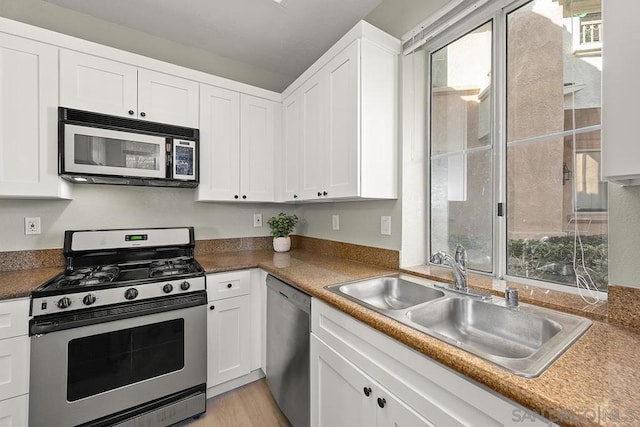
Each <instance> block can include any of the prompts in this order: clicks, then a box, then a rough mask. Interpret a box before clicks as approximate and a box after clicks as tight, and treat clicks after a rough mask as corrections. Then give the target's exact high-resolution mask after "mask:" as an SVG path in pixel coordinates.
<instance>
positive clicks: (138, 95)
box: [60, 49, 198, 128]
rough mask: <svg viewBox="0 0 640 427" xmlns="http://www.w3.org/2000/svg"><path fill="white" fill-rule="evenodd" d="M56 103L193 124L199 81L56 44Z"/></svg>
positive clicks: (196, 125) (122, 115)
mask: <svg viewBox="0 0 640 427" xmlns="http://www.w3.org/2000/svg"><path fill="white" fill-rule="evenodd" d="M60 105H61V106H63V107H69V108H77V109H80V110H88V111H95V112H98V113H103V114H109V115H114V116H121V117H129V118H137V119H142V120H149V121H153V122H159V123H168V124H174V125H179V126H187V127H194V128H197V127H198V83H196V82H194V81H191V80H187V79H183V78H180V77H175V76H172V75H168V74H164V73H160V72H157V71H150V70H147V69H143V68H137V67H135V66H133V65H128V64H125V63H122V62H118V61H112V60H110V59H105V58H100V57H97V56H93V55H87V54H84V53H80V52H75V51H71V50H66V49H61V50H60Z"/></svg>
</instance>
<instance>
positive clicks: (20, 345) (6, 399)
mask: <svg viewBox="0 0 640 427" xmlns="http://www.w3.org/2000/svg"><path fill="white" fill-rule="evenodd" d="M28 321H29V299H28V298H24V299H15V300H6V301H2V302H0V426H11V427H26V426H27V424H28V422H27V420H28V413H29V394H28V393H29V356H30V348H31V347H30V341H29V336H28V335H27V334H28Z"/></svg>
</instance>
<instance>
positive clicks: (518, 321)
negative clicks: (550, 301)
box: [407, 298, 562, 359]
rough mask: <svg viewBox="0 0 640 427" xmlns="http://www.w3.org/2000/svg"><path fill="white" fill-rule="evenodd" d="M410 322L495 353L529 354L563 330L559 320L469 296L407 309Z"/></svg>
mask: <svg viewBox="0 0 640 427" xmlns="http://www.w3.org/2000/svg"><path fill="white" fill-rule="evenodd" d="M407 318H408V319H409V322H412V323H415V324H416V325H419V326H421V327H424V328H426V329H428V330H429V332H432V333H434V334H438V335H441V336H443V337H445V339H446V340H447V341H453V342H454V343H456V344H459V345H462V346H464V347H467V346H469V347H473V348H475V349H477V350H478V351H482V352H483V353H486V354H490V355H493V356H498V357H505V358H516V359H519V358H524V357H531V355H533V354H534V353H535V352H536V351H538V350H539V349H540V348H541V347H542V346H543V345H544V344H545V343H547V342H548V341H549V340H550V339H551V338H553V337H554V336H555V335H556V334H558V333H560V332H561V331H562V325H560V324H559V323H558V322H556V321H554V320H551V319H548V318H545V317H540V316H537V315H535V314H531V313H527V312H524V311H515V310H510V309H506V308H505V307H501V306H498V305H495V304H487V303H483V302H481V301H479V300H474V299H471V298H447V299H445V300H442V301H438V302H436V303H434V304H429V305H428V306H424V307H421V308H418V309H415V310H410V311H407Z"/></svg>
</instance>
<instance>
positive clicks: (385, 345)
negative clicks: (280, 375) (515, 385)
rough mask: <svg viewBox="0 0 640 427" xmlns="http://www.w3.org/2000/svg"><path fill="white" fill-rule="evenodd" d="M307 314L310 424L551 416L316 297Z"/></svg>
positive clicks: (330, 426) (451, 422) (498, 421)
mask: <svg viewBox="0 0 640 427" xmlns="http://www.w3.org/2000/svg"><path fill="white" fill-rule="evenodd" d="M311 319H312V320H311V331H312V334H311V427H334V426H447V427H449V426H451V427H453V426H460V427H462V426H465V427H468V426H481V427H489V426H496V427H497V426H512V425H513V426H516V425H521V422H522V420H523V419H525V420H526V421H527V425H531V426H539V425H540V426H541V425H546V426H548V425H550V424H551V423H550V422H549V421H548V420H545V419H544V418H542V417H540V416H538V415H537V414H534V413H532V412H531V411H529V410H527V409H525V408H524V407H522V406H520V405H518V404H517V403H515V402H513V401H511V400H508V399H506V398H505V397H503V396H501V395H499V394H497V393H494V392H492V391H491V390H489V389H487V388H486V387H484V386H482V385H480V384H477V383H475V382H473V381H471V380H469V379H467V378H465V377H464V376H463V375H461V374H459V373H457V372H455V371H453V370H451V369H449V368H447V367H445V366H443V365H441V364H439V363H437V362H435V361H434V360H432V359H429V358H428V357H426V356H424V355H422V354H420V353H418V352H416V351H413V350H411V349H410V348H408V347H406V346H404V345H402V344H400V343H399V342H397V341H395V340H393V339H392V338H390V337H388V336H387V335H385V334H383V333H381V332H379V331H377V330H375V329H373V328H371V327H370V326H368V325H366V324H364V323H362V322H360V321H358V320H356V319H354V318H352V317H351V316H349V315H347V314H345V313H343V312H341V311H339V310H336V309H335V308H333V307H331V306H329V305H327V304H326V303H324V302H322V301H320V300H318V299H317V298H313V300H312V306H311ZM470 357H473V356H470Z"/></svg>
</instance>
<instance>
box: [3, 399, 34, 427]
mask: <svg viewBox="0 0 640 427" xmlns="http://www.w3.org/2000/svg"><path fill="white" fill-rule="evenodd" d="M28 415H29V395H28V394H23V395H22V396H18V397H14V398H13V399H7V400H3V401H1V402H0V426H11V427H27V425H28V423H27V421H28Z"/></svg>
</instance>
